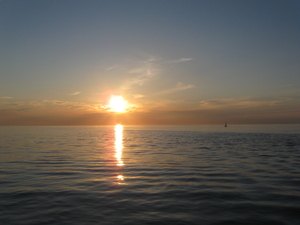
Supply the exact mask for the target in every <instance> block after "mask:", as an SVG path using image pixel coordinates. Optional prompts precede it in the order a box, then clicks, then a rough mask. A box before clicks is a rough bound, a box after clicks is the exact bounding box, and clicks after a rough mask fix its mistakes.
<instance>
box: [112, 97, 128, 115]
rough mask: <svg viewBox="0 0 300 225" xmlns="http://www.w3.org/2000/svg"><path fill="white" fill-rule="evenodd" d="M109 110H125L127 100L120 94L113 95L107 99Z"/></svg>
mask: <svg viewBox="0 0 300 225" xmlns="http://www.w3.org/2000/svg"><path fill="white" fill-rule="evenodd" d="M108 107H109V108H110V110H111V111H113V112H125V111H126V109H127V107H128V106H127V102H126V101H125V100H124V99H123V97H122V96H113V97H111V99H110V100H109V105H108Z"/></svg>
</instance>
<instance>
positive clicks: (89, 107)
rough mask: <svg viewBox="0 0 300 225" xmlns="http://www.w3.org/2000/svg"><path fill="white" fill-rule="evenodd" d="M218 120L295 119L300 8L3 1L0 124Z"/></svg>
mask: <svg viewBox="0 0 300 225" xmlns="http://www.w3.org/2000/svg"><path fill="white" fill-rule="evenodd" d="M111 96H122V97H123V98H124V99H125V100H126V101H127V104H128V109H127V112H126V113H114V112H111V111H109V110H108V109H107V105H108V102H109V98H110V97H111ZM225 121H227V123H228V124H272V123H275V124H284V123H291V124H293V123H300V1H298V0H263V1H262V0H245V1H240V0H109V1H108V0H105V1H104V0H26V1H24V0H1V1H0V125H113V124H115V123H122V124H127V125H201V124H224V122H225Z"/></svg>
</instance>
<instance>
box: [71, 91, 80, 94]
mask: <svg viewBox="0 0 300 225" xmlns="http://www.w3.org/2000/svg"><path fill="white" fill-rule="evenodd" d="M81 92H82V91H76V92H74V93H72V94H70V95H79V94H80V93H81Z"/></svg>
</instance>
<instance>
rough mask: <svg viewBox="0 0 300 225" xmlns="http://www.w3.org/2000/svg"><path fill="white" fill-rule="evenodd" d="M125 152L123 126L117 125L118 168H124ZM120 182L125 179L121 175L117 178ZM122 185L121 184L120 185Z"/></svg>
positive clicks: (116, 153) (116, 152)
mask: <svg viewBox="0 0 300 225" xmlns="http://www.w3.org/2000/svg"><path fill="white" fill-rule="evenodd" d="M122 151H123V126H122V125H121V124H117V125H115V157H116V159H117V166H123V165H124V164H123V161H122ZM117 179H118V180H119V181H123V180H124V177H123V176H122V175H121V174H120V175H118V176H117ZM119 184H120V183H119Z"/></svg>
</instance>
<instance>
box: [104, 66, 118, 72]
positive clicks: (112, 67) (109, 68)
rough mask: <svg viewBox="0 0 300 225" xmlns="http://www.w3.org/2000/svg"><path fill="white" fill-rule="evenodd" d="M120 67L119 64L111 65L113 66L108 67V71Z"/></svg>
mask: <svg viewBox="0 0 300 225" xmlns="http://www.w3.org/2000/svg"><path fill="white" fill-rule="evenodd" d="M118 67H119V66H118V65H115V66H111V67H108V68H106V71H110V70H114V69H117V68H118Z"/></svg>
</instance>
